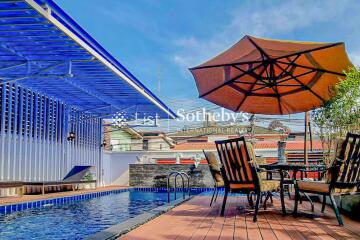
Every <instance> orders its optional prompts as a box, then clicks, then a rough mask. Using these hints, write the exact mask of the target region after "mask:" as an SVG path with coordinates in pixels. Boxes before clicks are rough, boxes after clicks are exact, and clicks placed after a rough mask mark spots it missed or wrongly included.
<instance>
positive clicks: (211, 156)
mask: <svg viewBox="0 0 360 240" xmlns="http://www.w3.org/2000/svg"><path fill="white" fill-rule="evenodd" d="M203 152H204V155H205V158H206V161H207V163H208V165H209V169H210V173H211V176H212V177H213V179H214V181H215V182H222V181H224V179H223V177H222V175H221V165H220V163H219V162H218V160H217V158H216V154H215V153H214V152H205V151H204V150H203Z"/></svg>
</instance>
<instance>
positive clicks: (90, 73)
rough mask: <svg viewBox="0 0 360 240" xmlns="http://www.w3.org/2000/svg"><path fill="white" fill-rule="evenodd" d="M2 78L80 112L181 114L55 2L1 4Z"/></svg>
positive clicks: (38, 0)
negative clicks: (73, 107) (98, 107)
mask: <svg viewBox="0 0 360 240" xmlns="http://www.w3.org/2000/svg"><path fill="white" fill-rule="evenodd" d="M0 80H1V82H2V83H7V82H16V83H17V84H18V85H20V86H24V87H27V88H29V89H33V90H36V91H38V92H40V93H44V94H47V95H49V96H51V97H54V98H58V99H60V100H62V101H64V102H66V103H69V104H70V103H71V104H72V105H75V106H76V107H77V108H79V109H89V108H91V107H92V106H100V105H102V106H104V105H109V106H111V107H109V109H106V108H102V109H100V110H97V111H95V112H96V113H100V114H111V113H114V112H116V111H118V110H119V109H123V108H124V107H127V108H129V109H138V110H139V109H141V111H143V112H142V113H146V114H149V115H154V114H158V115H159V116H160V117H168V116H170V117H174V116H175V114H174V113H173V112H172V111H171V110H170V109H169V108H168V107H167V106H166V105H165V104H164V103H163V102H161V100H159V99H158V98H157V97H156V96H155V95H154V94H153V93H152V92H151V91H150V90H148V89H147V88H146V87H145V86H144V85H143V84H142V83H141V82H140V81H139V80H138V79H136V77H134V76H133V75H132V74H131V73H130V72H129V71H128V70H127V69H126V68H125V67H124V66H122V65H121V64H120V63H119V62H118V61H117V60H116V59H114V58H113V57H112V56H111V55H110V54H109V53H108V52H107V51H106V50H105V49H103V48H102V47H101V46H100V45H99V44H98V43H97V42H96V41H95V40H94V39H93V38H92V37H91V36H90V35H89V34H88V33H86V32H85V31H84V30H83V29H82V28H81V27H80V26H79V25H78V24H77V23H76V22H74V20H72V19H71V18H70V17H69V16H68V15H66V13H65V12H63V10H61V9H60V8H59V7H58V6H57V5H56V4H55V3H54V2H53V1H51V0H36V1H33V0H10V1H2V2H0ZM132 106H134V107H132ZM131 111H135V110H131ZM131 111H130V112H129V111H128V112H127V113H128V114H129V115H131V114H133V113H134V112H131Z"/></svg>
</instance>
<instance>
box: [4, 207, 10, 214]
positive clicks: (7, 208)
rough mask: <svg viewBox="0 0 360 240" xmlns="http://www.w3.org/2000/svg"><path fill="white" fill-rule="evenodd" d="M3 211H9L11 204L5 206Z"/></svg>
mask: <svg viewBox="0 0 360 240" xmlns="http://www.w3.org/2000/svg"><path fill="white" fill-rule="evenodd" d="M5 213H11V205H7V206H5Z"/></svg>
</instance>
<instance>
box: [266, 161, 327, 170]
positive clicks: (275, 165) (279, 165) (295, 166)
mask: <svg viewBox="0 0 360 240" xmlns="http://www.w3.org/2000/svg"><path fill="white" fill-rule="evenodd" d="M259 166H260V167H261V168H265V169H267V170H295V171H299V170H305V169H306V168H314V167H315V168H323V167H324V166H323V165H303V164H290V163H278V162H277V163H272V164H260V165H259Z"/></svg>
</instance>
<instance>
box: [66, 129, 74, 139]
mask: <svg viewBox="0 0 360 240" xmlns="http://www.w3.org/2000/svg"><path fill="white" fill-rule="evenodd" d="M67 140H68V141H74V140H75V132H73V131H71V132H69V135H68V137H67Z"/></svg>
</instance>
